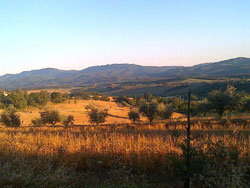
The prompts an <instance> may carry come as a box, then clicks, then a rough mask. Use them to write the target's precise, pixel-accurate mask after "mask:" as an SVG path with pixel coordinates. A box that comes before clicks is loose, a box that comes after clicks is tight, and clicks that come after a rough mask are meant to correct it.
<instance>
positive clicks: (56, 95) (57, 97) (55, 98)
mask: <svg viewBox="0 0 250 188" xmlns="http://www.w3.org/2000/svg"><path fill="white" fill-rule="evenodd" d="M50 96H51V101H52V102H54V103H62V102H64V101H65V100H66V99H67V95H65V94H62V93H60V92H53V93H51V95H50Z"/></svg>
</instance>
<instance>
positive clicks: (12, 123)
mask: <svg viewBox="0 0 250 188" xmlns="http://www.w3.org/2000/svg"><path fill="white" fill-rule="evenodd" d="M1 122H3V124H4V125H5V126H8V127H20V125H21V120H20V116H19V115H18V114H17V113H16V110H15V109H10V108H9V109H7V110H5V111H3V112H2V114H1Z"/></svg>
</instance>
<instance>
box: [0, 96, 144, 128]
mask: <svg viewBox="0 0 250 188" xmlns="http://www.w3.org/2000/svg"><path fill="white" fill-rule="evenodd" d="M89 104H93V105H95V106H97V107H98V108H107V109H108V113H109V116H108V117H107V119H106V122H105V124H121V123H130V120H129V119H128V112H129V110H130V109H129V108H128V107H124V106H122V105H120V104H118V103H116V102H108V101H96V100H77V101H76V103H75V102H74V100H67V101H65V102H63V103H59V104H56V103H52V102H49V103H48V104H47V105H46V106H45V107H43V108H42V109H39V108H34V107H28V108H26V109H24V110H22V111H20V112H19V115H20V118H21V121H22V124H21V126H30V125H31V120H33V119H35V118H38V117H40V114H39V112H40V111H42V110H43V109H46V108H47V109H53V110H58V111H59V112H60V114H61V115H63V116H67V115H73V116H74V119H75V122H74V124H75V125H84V124H85V125H86V124H89V122H88V116H87V110H86V109H85V107H86V106H87V105H89ZM1 111H2V110H1ZM1 111H0V112H1ZM141 121H142V122H146V121H147V119H146V118H145V117H141Z"/></svg>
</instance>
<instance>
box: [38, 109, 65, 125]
mask: <svg viewBox="0 0 250 188" xmlns="http://www.w3.org/2000/svg"><path fill="white" fill-rule="evenodd" d="M40 116H41V122H42V123H43V124H51V125H55V124H56V123H58V122H60V121H61V118H60V115H59V112H58V111H55V110H46V111H44V112H40Z"/></svg>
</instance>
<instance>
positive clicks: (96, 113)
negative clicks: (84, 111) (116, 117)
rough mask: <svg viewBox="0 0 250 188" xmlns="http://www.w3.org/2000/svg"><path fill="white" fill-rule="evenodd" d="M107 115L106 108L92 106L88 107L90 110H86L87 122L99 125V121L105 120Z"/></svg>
mask: <svg viewBox="0 0 250 188" xmlns="http://www.w3.org/2000/svg"><path fill="white" fill-rule="evenodd" d="M107 115H108V110H107V109H98V108H95V107H93V106H92V107H91V108H90V111H89V112H88V117H89V122H90V123H92V124H96V125H99V124H100V123H104V122H105V120H106V117H107Z"/></svg>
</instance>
